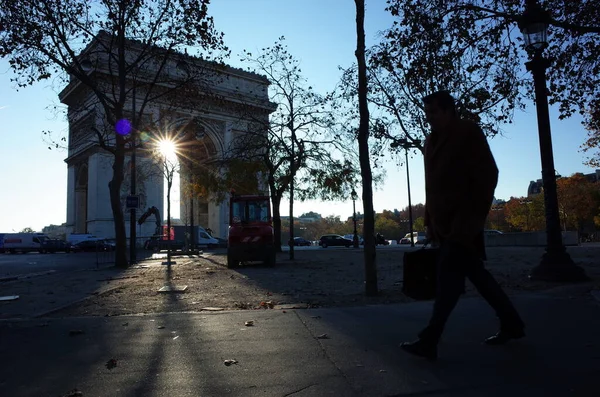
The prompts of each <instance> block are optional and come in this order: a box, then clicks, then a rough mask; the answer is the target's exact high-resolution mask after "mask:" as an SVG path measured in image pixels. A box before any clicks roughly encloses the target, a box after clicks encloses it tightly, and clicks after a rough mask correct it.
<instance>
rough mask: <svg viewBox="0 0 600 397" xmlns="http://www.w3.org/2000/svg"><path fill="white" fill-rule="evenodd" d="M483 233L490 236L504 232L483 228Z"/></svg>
mask: <svg viewBox="0 0 600 397" xmlns="http://www.w3.org/2000/svg"><path fill="white" fill-rule="evenodd" d="M483 233H484V234H485V235H486V236H491V235H498V234H504V233H502V232H501V231H500V230H484V231H483Z"/></svg>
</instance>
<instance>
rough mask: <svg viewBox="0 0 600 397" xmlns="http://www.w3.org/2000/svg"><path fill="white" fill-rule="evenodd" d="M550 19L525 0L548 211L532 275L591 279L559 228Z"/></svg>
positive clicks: (522, 27) (522, 21) (533, 2)
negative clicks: (547, 53) (548, 56)
mask: <svg viewBox="0 0 600 397" xmlns="http://www.w3.org/2000/svg"><path fill="white" fill-rule="evenodd" d="M549 20H550V14H549V13H548V11H546V10H544V9H543V8H542V7H541V6H540V5H539V3H538V2H537V0H526V5H525V12H524V13H523V16H522V17H521V19H520V20H519V28H520V30H521V32H522V33H523V36H524V39H525V46H526V49H527V51H528V52H529V53H530V54H531V55H532V59H531V60H530V61H528V62H526V63H525V65H526V67H527V70H528V71H530V72H531V74H532V75H533V82H534V88H535V102H536V109H537V119H538V135H539V140H540V155H541V162H542V184H543V187H544V206H545V213H546V252H545V254H544V255H543V256H542V260H541V261H540V263H539V264H538V265H537V266H535V267H534V268H533V269H532V272H531V275H530V278H532V279H538V280H546V281H565V282H576V281H585V280H587V279H588V278H587V276H586V275H585V272H584V271H583V269H582V268H581V267H579V266H577V265H575V263H574V262H573V260H572V259H571V257H570V255H569V254H568V253H567V251H566V249H565V246H564V245H563V242H562V234H561V231H560V218H559V214H558V198H557V194H556V176H555V171H554V156H553V154H552V135H551V132H550V114H549V110H548V97H547V88H546V69H547V68H548V66H549V64H550V62H549V61H548V59H546V58H544V57H543V55H542V52H543V51H544V49H545V48H546V47H547V46H548V42H547V29H548V21H549Z"/></svg>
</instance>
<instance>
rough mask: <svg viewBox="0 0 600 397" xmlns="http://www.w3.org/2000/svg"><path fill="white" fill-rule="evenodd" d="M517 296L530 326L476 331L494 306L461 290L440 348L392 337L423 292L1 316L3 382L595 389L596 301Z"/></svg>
mask: <svg viewBox="0 0 600 397" xmlns="http://www.w3.org/2000/svg"><path fill="white" fill-rule="evenodd" d="M515 303H516V305H517V307H518V309H519V310H520V311H521V313H522V316H523V318H524V319H525V320H526V322H527V333H528V337H527V338H524V339H522V340H519V341H515V342H513V343H510V344H508V345H506V346H502V347H491V346H486V345H483V344H481V343H480V341H481V340H482V339H483V338H485V337H486V336H489V335H490V334H492V333H494V332H495V331H496V327H497V324H496V320H495V318H494V316H493V314H492V312H491V310H490V309H489V308H488V307H487V306H486V304H485V303H484V302H482V301H481V300H480V299H464V300H462V301H461V302H460V303H459V305H458V307H457V309H456V311H455V313H454V314H453V316H452V317H451V320H450V322H449V324H448V328H447V332H446V333H445V334H444V339H443V341H442V343H441V345H440V358H439V359H438V361H436V362H429V361H425V360H421V359H417V358H413V357H410V356H408V355H406V354H405V353H403V352H402V351H401V350H400V349H399V348H398V344H399V343H400V342H401V341H404V340H412V339H413V338H414V337H415V335H416V334H417V332H418V331H419V329H420V328H421V327H422V326H423V325H424V324H425V322H426V321H427V319H428V316H429V313H430V309H431V303H430V302H417V303H409V304H399V305H385V306H383V305H381V306H363V307H355V308H333V309H308V310H285V311H284V310H260V311H238V312H220V313H179V314H161V315H147V316H120V317H106V318H103V317H100V318H98V317H86V318H64V319H50V318H40V319H30V320H14V319H13V320H10V321H8V320H5V321H0V354H1V357H2V359H3V364H2V371H0V395H2V396H14V397H18V396H36V397H38V396H51V397H56V396H65V395H68V393H69V391H72V390H74V389H77V390H79V391H81V393H82V394H81V395H82V396H85V397H94V396H98V397H106V396H144V397H146V396H147V397H153V396H156V397H158V396H165V397H166V396H251V397H252V396H281V397H283V396H294V397H301V396H311V397H319V396H344V397H345V396H369V397H370V396H373V397H377V396H415V395H427V396H434V397H442V396H467V397H475V396H477V397H479V396H486V397H487V396H492V397H496V396H498V397H500V396H503V397H504V396H511V397H519V396H527V397H531V396H544V397H548V396H550V397H553V396H556V397H564V396H590V397H591V396H598V393H599V391H600V383H599V381H598V379H599V378H600V340H599V337H598V335H600V306H599V305H598V304H597V303H594V302H591V301H589V300H588V301H581V300H569V299H557V298H551V297H547V296H544V295H535V294H530V295H527V296H520V297H517V298H516V299H515ZM250 320H252V321H254V325H253V326H245V322H246V321H250ZM113 359H114V360H116V361H113V362H112V363H113V364H115V363H116V367H114V368H112V369H108V368H107V367H106V364H107V363H108V362H109V360H113ZM230 359H231V360H237V363H234V364H232V365H230V366H227V365H225V364H224V361H225V360H230ZM73 395H75V394H73Z"/></svg>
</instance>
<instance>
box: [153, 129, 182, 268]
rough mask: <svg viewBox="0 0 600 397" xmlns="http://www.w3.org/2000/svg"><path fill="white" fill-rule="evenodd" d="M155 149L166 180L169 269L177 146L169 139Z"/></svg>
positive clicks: (168, 263)
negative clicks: (159, 157)
mask: <svg viewBox="0 0 600 397" xmlns="http://www.w3.org/2000/svg"><path fill="white" fill-rule="evenodd" d="M157 146H158V147H157V149H158V151H159V152H160V154H161V155H162V156H163V164H162V166H163V167H164V170H163V171H164V173H165V176H166V178H167V236H168V241H169V242H168V244H167V266H169V269H170V267H171V187H172V186H173V176H174V174H175V167H176V163H177V145H176V143H175V142H174V141H173V140H171V139H168V138H166V139H162V140H160V141H158V143H157Z"/></svg>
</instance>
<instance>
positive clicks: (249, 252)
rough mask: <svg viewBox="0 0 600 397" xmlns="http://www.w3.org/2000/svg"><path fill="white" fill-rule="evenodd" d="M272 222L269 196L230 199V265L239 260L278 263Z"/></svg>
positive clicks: (235, 263)
mask: <svg viewBox="0 0 600 397" xmlns="http://www.w3.org/2000/svg"><path fill="white" fill-rule="evenodd" d="M273 241H274V238H273V224H272V220H271V206H270V200H269V196H239V195H236V194H234V193H232V195H231V199H230V202H229V238H228V242H227V267H229V268H234V267H237V266H239V264H240V262H264V263H265V264H266V265H267V266H274V265H275V250H274V244H273Z"/></svg>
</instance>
